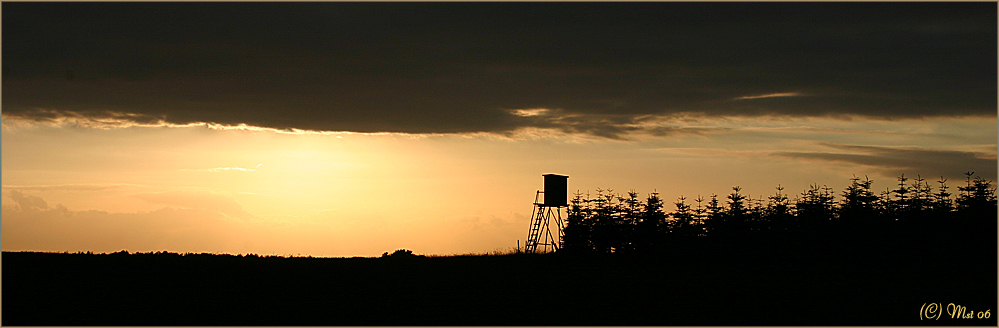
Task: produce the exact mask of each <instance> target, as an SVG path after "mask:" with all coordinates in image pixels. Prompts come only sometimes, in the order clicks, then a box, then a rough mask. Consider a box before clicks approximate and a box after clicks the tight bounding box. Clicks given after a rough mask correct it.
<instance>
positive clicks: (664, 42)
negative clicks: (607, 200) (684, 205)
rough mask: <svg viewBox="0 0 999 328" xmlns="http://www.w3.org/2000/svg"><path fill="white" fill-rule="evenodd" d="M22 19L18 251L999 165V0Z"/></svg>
mask: <svg viewBox="0 0 999 328" xmlns="http://www.w3.org/2000/svg"><path fill="white" fill-rule="evenodd" d="M0 10H2V13H3V14H2V15H3V17H2V19H3V20H2V42H3V43H2V55H3V56H2V66H3V71H2V75H3V77H2V111H0V112H2V122H3V129H2V136H0V140H2V157H0V158H2V193H0V194H2V217H0V224H2V226H0V232H2V236H0V241H2V248H3V250H4V251H18V250H31V251H57V252H62V251H69V252H76V251H93V252H113V251H118V250H122V249H124V250H129V251H133V252H136V251H139V252H148V251H171V252H212V253H230V254H247V253H256V254H276V255H312V256H335V257H341V256H343V257H347V256H378V255H380V254H382V253H384V252H392V251H393V250H395V249H400V248H405V249H410V250H413V251H414V252H415V253H418V254H440V255H446V254H465V253H484V252H492V251H505V250H509V249H512V248H516V247H517V243H518V242H520V243H523V240H524V239H525V238H526V236H527V232H528V228H529V224H530V219H531V213H532V209H533V207H532V206H533V205H532V202H533V201H534V196H535V192H536V191H537V190H540V189H542V187H543V180H542V177H541V175H542V174H548V173H557V174H563V175H568V176H569V179H568V183H569V187H568V188H569V190H570V191H571V192H579V193H583V194H587V193H589V194H596V192H597V190H607V189H610V190H613V191H612V192H613V193H622V194H623V193H626V192H628V191H630V190H634V191H636V192H638V193H639V194H640V195H641V197H643V198H644V197H646V196H647V195H648V194H649V193H651V192H658V193H659V194H660V195H661V196H662V197H663V198H664V199H665V200H666V201H667V203H672V202H673V201H675V199H677V198H678V197H680V196H684V197H687V198H688V199H693V198H696V197H697V196H698V195H700V196H705V197H709V196H710V195H712V194H717V195H721V197H724V195H727V194H728V193H730V192H731V189H732V187H734V186H739V187H741V188H742V190H743V193H744V194H747V195H750V196H751V197H753V198H760V197H765V196H767V195H771V194H773V193H774V192H775V191H776V189H775V187H777V186H778V185H780V186H781V187H783V188H784V190H785V193H787V194H789V196H790V197H791V198H793V197H794V196H795V195H797V194H800V193H801V192H802V191H804V190H805V189H806V188H808V187H809V186H810V185H812V184H817V185H828V186H829V187H832V188H834V189H835V190H837V192H838V191H840V190H842V189H843V188H844V187H845V186H846V185H848V184H849V179H850V178H852V177H854V176H857V177H864V176H867V177H869V178H871V179H872V180H874V186H875V188H876V189H877V190H885V189H886V188H890V187H894V184H895V179H896V177H898V176H899V175H901V174H905V176H906V177H916V176H917V175H918V176H920V177H923V178H926V179H927V180H928V181H931V182H934V184H935V181H937V180H940V179H941V178H945V179H948V184H949V185H950V186H951V188H956V186H959V185H961V183H963V173H964V172H968V171H973V172H975V175H979V176H982V177H983V178H986V179H990V180H993V181H994V180H995V179H996V175H997V174H996V172H997V161H996V153H997V120H996V117H997V98H996V95H997V82H996V81H997V79H996V76H997V66H996V65H997V64H996V63H997V55H996V54H997V51H996V49H997V33H996V31H997V21H996V17H997V7H996V3H994V2H977V3H559V2H546V3H523V2H518V3H117V2H114V3H18V2H4V3H3V4H2V5H0ZM570 197H571V195H570ZM668 209H672V207H670V208H668Z"/></svg>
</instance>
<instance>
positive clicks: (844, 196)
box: [564, 172, 997, 253]
mask: <svg viewBox="0 0 999 328" xmlns="http://www.w3.org/2000/svg"><path fill="white" fill-rule="evenodd" d="M973 174H974V173H973V172H968V173H965V175H966V176H967V179H966V183H965V185H964V186H961V187H958V188H957V189H958V192H957V194H956V195H955V194H952V193H951V192H950V188H949V187H948V186H947V181H946V179H943V178H941V179H940V180H939V181H936V185H937V187H936V188H934V187H933V186H932V185H931V184H930V182H928V181H926V180H925V179H923V178H921V177H918V176H917V178H915V179H911V180H910V179H909V178H906V177H905V176H904V175H902V176H900V177H899V178H898V184H897V187H896V188H895V189H891V188H888V190H885V191H882V192H880V193H876V192H875V191H874V190H873V189H872V184H873V181H871V180H870V179H868V178H866V177H865V178H864V179H860V178H857V177H854V178H853V179H851V180H850V185H849V186H848V187H846V189H844V190H843V191H842V192H841V193H840V194H839V197H836V194H835V193H834V191H833V189H832V188H829V187H826V186H822V187H819V186H817V185H812V186H810V188H809V189H807V190H805V191H803V192H801V193H800V194H799V195H795V196H794V198H793V199H792V198H789V197H788V195H787V194H785V193H784V188H782V187H780V186H778V187H777V188H776V189H777V190H776V192H775V193H774V194H773V195H771V196H769V197H766V199H763V198H762V197H761V198H759V199H751V198H748V197H747V196H746V195H743V194H742V193H741V191H742V189H741V188H740V187H734V188H732V193H730V194H729V195H727V196H726V197H725V198H724V200H722V199H719V197H718V196H717V195H711V196H710V197H709V198H707V199H705V198H703V197H700V196H698V197H697V198H696V199H693V200H690V199H687V198H686V197H683V196H681V197H680V198H679V199H677V201H676V202H674V203H673V207H674V208H675V209H674V210H673V211H670V212H667V211H666V210H665V208H664V207H665V205H664V202H663V200H662V199H661V198H660V197H659V195H658V193H655V192H653V193H651V194H649V196H648V197H647V198H646V199H645V200H644V201H642V200H640V199H639V196H638V193H637V192H634V191H631V192H628V193H627V195H626V196H621V195H618V194H613V193H612V190H601V189H597V191H596V192H597V194H596V195H595V196H590V195H586V196H585V197H584V195H582V194H579V193H577V194H575V197H574V198H573V199H572V200H571V202H570V205H569V210H568V217H567V224H566V228H565V237H564V246H565V248H566V250H572V251H577V252H578V251H585V252H598V253H612V252H627V251H657V250H664V248H667V247H669V246H668V245H676V243H677V242H678V241H681V242H682V241H695V240H701V241H703V240H713V241H723V242H733V241H734V242H738V241H744V240H750V239H769V240H775V239H781V240H786V239H794V240H828V239H830V238H840V239H841V238H855V239H856V238H883V237H885V236H895V235H899V234H903V233H904V234H907V235H913V234H923V235H925V234H948V236H963V235H967V234H975V236H979V235H982V233H981V232H982V231H984V232H985V233H987V234H991V236H992V240H993V241H994V233H995V227H996V225H995V224H996V213H997V212H996V210H997V207H996V188H993V187H992V182H991V181H987V180H985V179H982V178H981V177H974V178H972V175H973ZM934 189H935V190H934ZM837 198H838V200H837ZM976 233H977V234H976ZM983 238H986V237H983ZM991 246H993V247H994V246H995V245H991Z"/></svg>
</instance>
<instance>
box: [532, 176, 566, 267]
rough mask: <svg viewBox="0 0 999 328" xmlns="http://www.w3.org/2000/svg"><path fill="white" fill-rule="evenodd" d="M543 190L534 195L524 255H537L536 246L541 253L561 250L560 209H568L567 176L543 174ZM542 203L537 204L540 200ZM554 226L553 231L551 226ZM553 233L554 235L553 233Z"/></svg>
mask: <svg viewBox="0 0 999 328" xmlns="http://www.w3.org/2000/svg"><path fill="white" fill-rule="evenodd" d="M542 176H543V177H544V178H545V189H544V190H538V191H537V192H536V193H535V194H534V210H533V211H532V213H533V215H532V217H531V228H530V230H529V231H528V233H527V241H526V242H525V244H524V251H525V252H526V253H538V246H541V252H548V251H549V247H550V248H551V251H552V252H554V251H557V250H558V249H559V248H562V239H563V238H564V236H565V233H564V232H563V230H562V228H563V225H562V210H561V209H562V208H563V207H568V206H569V204H568V202H567V201H566V199H567V197H566V195H567V194H568V187H567V183H568V180H569V177H568V176H565V175H558V174H545V175H542ZM542 195H543V199H544V202H539V198H542ZM553 224H554V225H555V229H554V231H552V228H551V226H552V225H553ZM553 232H554V233H553Z"/></svg>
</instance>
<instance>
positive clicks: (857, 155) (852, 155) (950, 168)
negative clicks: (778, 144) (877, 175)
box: [774, 143, 997, 179]
mask: <svg viewBox="0 0 999 328" xmlns="http://www.w3.org/2000/svg"><path fill="white" fill-rule="evenodd" d="M823 145H825V146H827V147H829V148H832V149H833V151H827V152H777V153H774V155H776V156H783V157H791V158H802V159H814V160H822V161H834V162H842V163H850V164H858V165H866V166H873V167H876V168H879V169H880V171H881V173H883V174H885V175H889V176H898V175H900V174H922V175H923V176H929V177H933V176H959V175H960V174H962V173H964V172H968V171H972V172H977V175H980V176H982V177H985V178H987V179H996V166H997V162H996V154H994V153H993V154H984V153H976V152H965V151H954V150H938V149H925V148H912V147H906V148H895V147H878V146H859V145H841V144H830V143H824V144H823Z"/></svg>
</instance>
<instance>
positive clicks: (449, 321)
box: [2, 240, 997, 326]
mask: <svg viewBox="0 0 999 328" xmlns="http://www.w3.org/2000/svg"><path fill="white" fill-rule="evenodd" d="M993 242H994V240H993ZM845 244H846V243H844V245H845ZM910 245H913V244H910ZM996 291H997V285H996V253H995V244H994V243H993V244H986V245H981V244H978V245H975V244H972V243H971V242H965V243H962V242H959V241H950V242H947V243H946V244H944V243H929V244H923V245H920V246H907V247H901V246H892V245H889V244H888V243H882V244H878V245H873V244H867V245H854V246H853V247H852V248H843V247H832V246H828V247H810V248H802V247H793V246H791V245H786V244H773V243H771V244H769V245H763V244H754V245H740V246H719V245H707V244H705V245H685V247H677V248H676V252H675V253H674V254H664V255H657V256H638V255H634V256H610V255H605V256H592V255H591V256H568V255H566V254H549V255H541V256H529V255H507V256H478V257H475V256H468V257H440V258H422V257H414V258H370V259H368V258H354V259H320V258H278V257H273V258H251V257H236V256H217V255H185V256H181V255H176V254H132V255H127V254H110V255H85V254H55V253H10V252H4V253H3V317H2V318H3V322H2V324H3V325H15V326H16V325H240V326H245V325H321V326H332V325H435V326H436V325H501V326H509V325H574V326H575V325H600V326H620V325H657V326H663V325H926V324H930V325H947V326H953V325H983V326H995V325H996V317H995V315H996V314H995V311H996V310H997V309H996ZM927 303H942V304H941V305H942V306H943V307H944V309H943V317H942V318H940V319H939V320H933V321H930V320H928V319H926V318H925V316H924V317H923V318H924V319H923V320H920V317H921V316H922V315H923V313H921V308H922V307H923V306H924V305H925V304H927ZM949 303H954V304H955V305H961V306H964V307H966V309H967V311H969V312H970V311H974V312H973V316H977V315H978V314H979V313H980V312H984V311H986V310H989V312H988V313H989V315H990V318H989V319H985V318H982V319H978V318H972V319H958V318H957V317H955V318H951V317H950V316H949V315H948V314H947V313H946V307H947V305H948V304H949Z"/></svg>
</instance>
